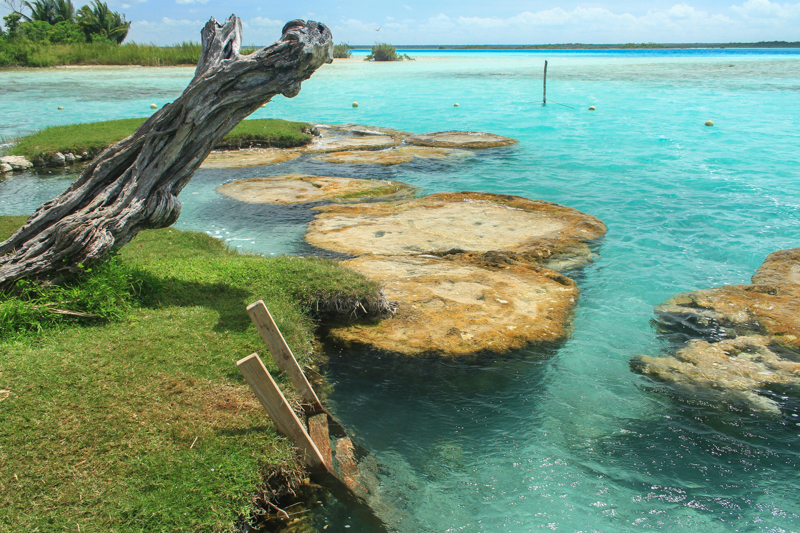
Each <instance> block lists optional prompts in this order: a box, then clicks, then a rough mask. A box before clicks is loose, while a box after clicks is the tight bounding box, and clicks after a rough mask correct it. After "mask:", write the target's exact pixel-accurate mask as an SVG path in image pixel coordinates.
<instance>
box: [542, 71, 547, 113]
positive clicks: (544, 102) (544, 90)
mask: <svg viewBox="0 0 800 533" xmlns="http://www.w3.org/2000/svg"><path fill="white" fill-rule="evenodd" d="M546 105H547V60H546V59H545V60H544V81H543V83H542V107H544V106H546Z"/></svg>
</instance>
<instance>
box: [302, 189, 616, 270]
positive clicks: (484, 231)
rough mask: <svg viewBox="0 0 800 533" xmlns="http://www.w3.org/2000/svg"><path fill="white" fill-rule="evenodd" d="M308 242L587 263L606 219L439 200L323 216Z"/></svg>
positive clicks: (498, 201)
mask: <svg viewBox="0 0 800 533" xmlns="http://www.w3.org/2000/svg"><path fill="white" fill-rule="evenodd" d="M317 209H318V210H319V211H320V213H319V215H318V216H317V217H316V219H315V220H314V221H313V222H312V223H311V225H310V226H309V229H308V233H307V234H306V240H307V241H308V242H309V243H311V244H313V245H315V246H318V247H320V248H324V249H327V250H333V251H336V252H340V253H346V254H351V255H364V254H378V255H415V254H426V253H427V254H435V253H441V252H447V251H451V250H453V249H457V250H459V251H467V252H490V251H501V252H507V253H511V254H514V255H516V256H518V257H519V258H522V259H526V260H530V261H536V262H544V261H547V260H549V259H552V258H553V257H552V256H554V255H555V256H558V255H559V254H567V255H572V256H574V257H576V258H582V259H583V260H584V262H585V261H587V260H589V258H590V257H591V252H590V249H589V246H588V244H587V243H588V242H590V241H592V240H594V239H597V238H599V237H601V236H603V235H604V234H605V232H606V227H605V224H603V222H602V221H600V220H599V219H597V218H595V217H593V216H591V215H587V214H586V213H582V212H580V211H578V210H576V209H572V208H569V207H566V206H563V205H559V204H554V203H551V202H544V201H539V200H529V199H527V198H521V197H519V196H509V195H499V194H489V193H475V192H461V193H439V194H433V195H430V196H426V197H423V198H417V199H415V200H411V201H408V202H399V203H373V204H363V205H336V206H324V207H319V208H317Z"/></svg>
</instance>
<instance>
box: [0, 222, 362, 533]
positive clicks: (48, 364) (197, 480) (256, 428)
mask: <svg viewBox="0 0 800 533" xmlns="http://www.w3.org/2000/svg"><path fill="white" fill-rule="evenodd" d="M23 222H24V218H23V217H0V240H2V239H5V238H7V237H8V236H9V235H10V234H11V232H12V231H13V230H14V229H15V228H16V227H18V226H19V225H20V224H22V223H23ZM109 263H110V264H111V265H112V267H113V268H108V269H106V267H102V266H98V267H96V268H94V267H93V269H92V271H91V272H85V273H83V274H82V275H81V276H79V277H78V278H77V279H75V280H72V281H71V282H70V283H68V284H67V285H68V287H72V288H73V289H75V290H76V291H77V292H76V293H75V294H73V295H71V296H70V298H74V299H76V300H74V301H71V302H70V301H66V302H61V303H60V304H59V306H60V307H63V308H70V306H73V305H76V304H77V305H81V304H80V303H79V301H80V300H81V299H84V298H87V297H89V296H87V294H86V293H89V292H92V291H91V290H88V289H87V287H88V283H89V282H90V280H92V279H93V278H95V284H99V285H104V284H113V283H112V282H113V281H114V280H115V279H117V277H118V274H119V273H120V272H122V273H124V274H125V275H124V276H123V279H124V280H126V281H125V282H124V283H123V284H122V285H124V286H125V287H128V289H126V290H125V291H122V292H124V293H125V295H124V298H123V299H124V302H123V303H122V304H121V305H119V306H118V309H117V312H116V313H110V314H108V315H107V316H106V317H105V318H101V319H97V318H94V319H92V318H78V317H68V316H67V317H65V316H61V315H57V316H56V317H55V318H56V320H53V321H48V322H46V323H43V324H42V323H40V324H39V325H33V326H31V325H30V324H27V325H26V324H22V323H20V320H23V319H24V317H23V318H20V317H17V319H16V322H15V323H14V324H13V327H12V328H11V329H12V330H13V331H14V332H16V333H15V335H3V336H0V421H2V422H1V423H0V472H2V475H0V531H62V530H63V531H77V530H78V527H80V530H81V531H109V532H111V531H113V532H117V533H120V532H154V531H169V532H184V531H185V532H190V531H191V532H194V531H197V532H200V531H203V532H205V531H227V530H228V529H229V528H230V527H231V525H232V524H233V523H234V522H235V520H236V519H237V518H238V517H239V516H241V515H247V513H248V512H249V511H250V509H251V501H252V498H253V496H254V495H255V494H257V493H258V492H259V490H261V489H262V488H263V486H262V482H263V480H264V479H265V476H266V474H267V473H269V472H275V471H286V472H288V473H289V475H290V477H291V476H294V477H297V476H299V475H301V474H300V471H299V469H298V466H297V463H296V462H295V458H294V455H293V452H292V446H291V443H290V442H288V441H287V439H285V438H283V437H281V436H279V435H278V434H277V433H276V431H275V428H274V426H273V424H272V423H271V422H270V421H269V419H268V418H267V417H266V415H265V414H264V413H263V411H262V409H261V407H260V406H259V405H258V403H257V401H256V400H255V398H254V396H253V394H252V393H251V392H250V390H249V388H248V387H247V385H246V384H245V383H244V381H243V379H242V378H241V376H240V375H239V373H238V371H237V370H236V367H235V362H236V361H237V360H238V359H240V358H242V357H245V356H247V355H249V354H250V353H253V352H258V353H259V354H260V355H261V356H262V359H263V360H264V362H265V364H266V365H267V367H268V368H269V369H270V371H271V372H272V373H273V375H276V376H278V373H277V371H276V370H275V367H274V364H273V363H272V360H271V358H270V357H269V356H268V354H267V351H266V349H265V347H264V345H263V343H262V342H261V340H260V338H259V336H258V334H257V333H256V331H255V329H254V328H253V326H252V325H251V323H250V320H249V318H248V316H247V313H246V311H245V306H246V305H247V304H249V303H252V302H253V301H256V300H258V299H263V300H264V301H265V302H266V303H267V306H268V307H269V308H270V311H271V312H272V314H273V316H274V317H275V319H276V321H277V322H278V325H279V327H280V328H281V330H282V331H283V333H284V336H285V337H286V339H287V342H288V343H289V345H290V346H291V347H292V349H293V351H294V353H295V355H297V357H298V359H300V361H301V364H313V359H314V354H313V350H314V347H313V341H312V339H313V332H314V321H313V317H312V315H311V314H310V312H311V311H312V310H313V308H314V302H315V300H316V299H317V298H318V297H320V295H326V296H327V297H331V296H337V295H343V296H349V297H353V296H355V297H359V298H361V297H364V298H371V297H375V293H376V291H377V287H376V286H375V284H373V283H372V282H369V281H366V280H364V279H363V278H361V277H360V276H358V275H357V274H355V273H354V272H352V271H349V270H346V269H343V268H341V267H339V266H337V265H336V264H334V263H332V262H330V261H325V260H308V259H300V258H289V257H283V258H277V259H266V258H260V257H255V256H243V255H238V254H235V253H233V252H231V251H228V250H226V249H225V248H224V246H223V244H222V243H221V242H219V241H217V240H215V239H212V238H210V237H208V236H206V235H202V234H198V233H192V232H180V231H177V230H173V229H162V230H153V231H146V232H142V233H140V234H139V236H137V237H136V238H135V239H134V240H133V241H131V243H129V244H128V245H126V246H125V247H124V248H122V249H121V251H120V252H119V254H118V255H117V256H116V257H115V258H113V259H112V260H111V261H110V262H109ZM109 271H111V273H110V274H109ZM115 273H116V274H115ZM61 290H63V289H62V288H59V289H54V292H51V293H49V294H48V293H47V291H46V290H44V289H43V290H40V291H37V292H36V294H35V295H34V296H35V297H36V298H45V299H47V298H51V299H58V298H61V297H62V293H60V292H58V291H61ZM81 291H83V293H81ZM82 294H83V295H82ZM28 296H30V295H27V296H26V295H25V294H24V293H21V292H19V291H17V292H16V293H15V294H14V295H5V296H0V316H1V315H2V311H3V309H6V308H7V307H8V306H10V305H15V306H25V305H30V304H31V302H30V300H28V299H27V297H28ZM37 301H39V300H37ZM6 326H7V324H6ZM278 379H280V380H283V377H282V376H279V377H278ZM282 382H283V384H284V390H285V391H289V390H291V389H290V387H288V386H286V382H285V381H282Z"/></svg>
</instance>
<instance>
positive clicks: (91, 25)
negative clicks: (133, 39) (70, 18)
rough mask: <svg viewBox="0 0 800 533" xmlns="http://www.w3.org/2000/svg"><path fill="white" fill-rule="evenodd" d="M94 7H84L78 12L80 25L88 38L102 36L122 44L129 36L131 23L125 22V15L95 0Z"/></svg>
mask: <svg viewBox="0 0 800 533" xmlns="http://www.w3.org/2000/svg"><path fill="white" fill-rule="evenodd" d="M93 4H94V5H93V6H92V7H89V6H83V7H82V8H80V10H78V15H77V17H78V24H80V25H81V27H82V28H83V31H84V32H85V33H86V36H87V37H88V38H89V39H91V38H92V35H101V36H103V37H105V38H107V39H108V40H110V41H115V42H116V43H117V44H121V43H122V41H124V40H125V37H127V36H128V30H129V29H130V27H131V23H130V22H128V21H127V20H125V15H120V14H119V13H117V12H116V11H111V10H110V9H108V4H106V3H105V2H101V1H100V0H94V2H93Z"/></svg>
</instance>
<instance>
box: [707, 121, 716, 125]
mask: <svg viewBox="0 0 800 533" xmlns="http://www.w3.org/2000/svg"><path fill="white" fill-rule="evenodd" d="M713 125H714V121H713V120H706V126H713Z"/></svg>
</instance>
